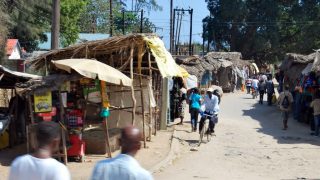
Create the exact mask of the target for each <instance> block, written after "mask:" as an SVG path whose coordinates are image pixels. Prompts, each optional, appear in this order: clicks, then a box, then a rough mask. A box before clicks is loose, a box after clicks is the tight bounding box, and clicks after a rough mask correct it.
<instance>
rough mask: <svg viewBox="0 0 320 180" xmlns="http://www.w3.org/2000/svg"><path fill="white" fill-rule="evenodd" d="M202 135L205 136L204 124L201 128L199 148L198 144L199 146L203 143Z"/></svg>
mask: <svg viewBox="0 0 320 180" xmlns="http://www.w3.org/2000/svg"><path fill="white" fill-rule="evenodd" d="M204 135H205V123H204V126H203V128H202V130H201V132H200V139H199V146H200V144H201V143H202V141H203V137H204Z"/></svg>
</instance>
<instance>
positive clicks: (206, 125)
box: [205, 121, 211, 142]
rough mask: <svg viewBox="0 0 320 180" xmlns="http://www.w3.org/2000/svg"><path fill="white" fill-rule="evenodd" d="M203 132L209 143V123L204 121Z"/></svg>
mask: <svg viewBox="0 0 320 180" xmlns="http://www.w3.org/2000/svg"><path fill="white" fill-rule="evenodd" d="M205 127H206V128H205V130H206V131H205V132H206V135H207V141H208V142H210V141H211V134H210V129H209V122H208V121H206V123H205Z"/></svg>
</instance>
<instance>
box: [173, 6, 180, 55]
mask: <svg viewBox="0 0 320 180" xmlns="http://www.w3.org/2000/svg"><path fill="white" fill-rule="evenodd" d="M181 14H182V13H181ZM180 17H181V16H180V12H179V11H178V12H177V28H176V29H175V31H176V32H173V33H175V34H174V37H175V39H174V43H173V47H174V49H173V50H174V54H175V55H177V43H178V42H177V40H178V31H179V22H180ZM174 24H175V25H176V23H174Z"/></svg>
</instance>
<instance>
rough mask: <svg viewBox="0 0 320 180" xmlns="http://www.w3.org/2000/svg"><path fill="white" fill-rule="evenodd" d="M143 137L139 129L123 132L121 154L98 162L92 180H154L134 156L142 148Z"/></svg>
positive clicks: (129, 128) (127, 129) (128, 128)
mask: <svg viewBox="0 0 320 180" xmlns="http://www.w3.org/2000/svg"><path fill="white" fill-rule="evenodd" d="M141 139H142V135H141V133H140V130H139V129H138V128H135V127H133V126H129V127H126V128H124V129H123V130H122V132H121V140H120V145H121V154H119V155H118V156H117V157H115V158H112V159H107V160H102V161H100V162H98V163H97V164H96V166H95V168H94V170H93V173H92V176H91V179H92V180H113V179H114V180H116V179H117V180H152V179H153V178H152V176H151V174H150V173H149V172H148V171H146V170H145V169H143V168H142V167H141V166H140V165H139V163H138V161H137V160H135V159H134V156H135V155H136V154H137V152H138V151H139V150H140V148H141V141H140V140H141Z"/></svg>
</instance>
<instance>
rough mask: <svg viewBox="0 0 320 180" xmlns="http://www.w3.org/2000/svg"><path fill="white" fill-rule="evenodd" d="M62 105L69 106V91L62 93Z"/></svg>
mask: <svg viewBox="0 0 320 180" xmlns="http://www.w3.org/2000/svg"><path fill="white" fill-rule="evenodd" d="M61 99H62V105H63V107H64V108H66V107H67V92H63V93H61Z"/></svg>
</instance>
